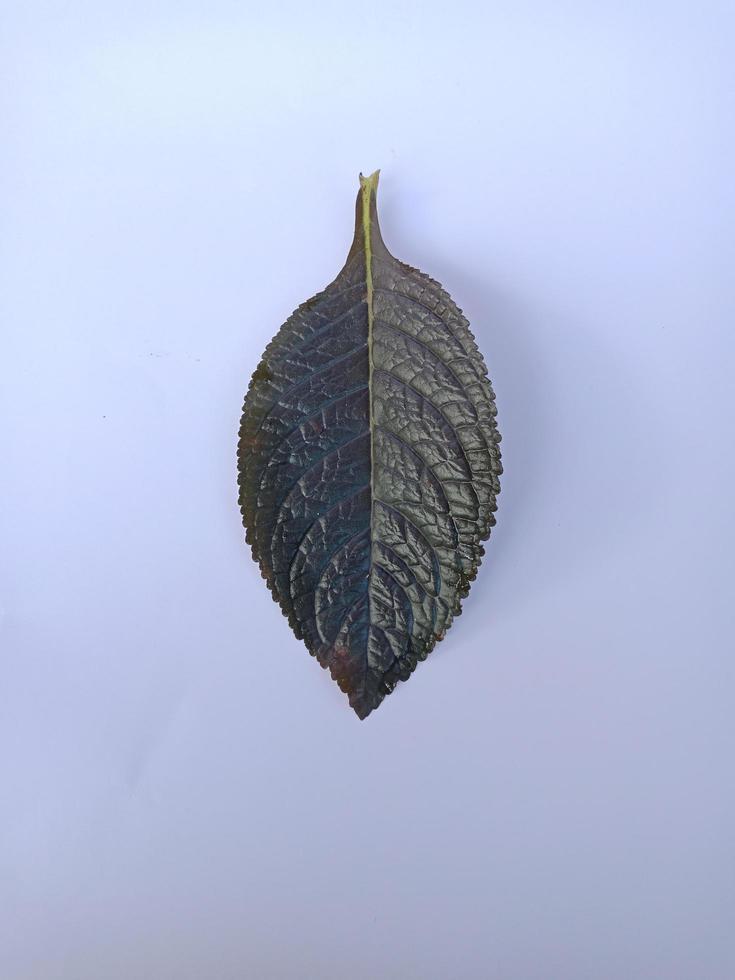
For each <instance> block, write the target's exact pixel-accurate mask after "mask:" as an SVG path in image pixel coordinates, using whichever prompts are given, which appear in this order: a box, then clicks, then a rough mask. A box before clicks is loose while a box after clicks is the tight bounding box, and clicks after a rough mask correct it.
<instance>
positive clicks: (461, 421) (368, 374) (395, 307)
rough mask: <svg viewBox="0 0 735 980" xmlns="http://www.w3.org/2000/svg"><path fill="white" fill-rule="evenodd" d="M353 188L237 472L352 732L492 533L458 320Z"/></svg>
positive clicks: (481, 438) (242, 445) (279, 594)
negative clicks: (330, 269) (342, 251)
mask: <svg viewBox="0 0 735 980" xmlns="http://www.w3.org/2000/svg"><path fill="white" fill-rule="evenodd" d="M377 186H378V172H376V173H374V174H373V175H372V176H371V177H367V178H364V177H363V176H362V175H360V191H359V192H358V196H357V206H356V221H355V237H354V241H353V243H352V247H351V249H350V251H349V254H348V256H347V260H346V262H345V265H344V268H343V269H342V271H341V272H340V273H339V275H338V276H337V278H336V279H335V280H334V282H333V283H332V284H331V285H330V286H327V288H326V289H325V290H324V291H323V292H321V293H318V294H317V295H316V296H314V297H313V299H310V300H309V301H308V302H306V303H304V304H303V305H302V306H300V307H299V308H298V309H297V310H296V311H295V313H293V314H292V316H291V317H289V319H288V320H287V321H286V323H284V325H283V326H282V327H281V329H280V330H279V332H278V334H277V335H276V336H275V337H274V339H273V340H272V341H271V342H270V344H269V345H268V347H267V348H266V350H265V353H264V354H263V358H262V360H261V362H260V364H259V365H258V368H257V369H256V371H255V373H254V374H253V378H252V381H251V383H250V388H249V390H248V393H247V396H246V398H245V405H244V409H243V416H242V423H241V427H240V440H239V447H238V460H239V461H238V470H239V486H240V508H241V511H242V516H243V522H244V524H245V527H246V530H247V534H246V537H247V541H248V543H249V544H250V545H251V546H252V550H253V557H254V558H255V560H256V561H257V562H258V563H259V564H260V568H261V572H262V575H263V578H265V580H266V582H267V583H268V588H269V589H270V590H271V592H272V593H273V597H274V599H275V600H276V601H277V602H278V603H279V604H280V606H281V609H282V610H283V612H284V614H285V615H286V616H287V617H288V621H289V623H290V625H291V627H292V629H293V631H294V633H295V634H296V636H297V637H298V638H299V639H303V640H304V642H305V643H306V646H307V648H308V649H309V651H310V653H311V654H312V655H313V656H315V657H316V658H317V659H318V661H319V663H320V664H321V665H322V666H323V667H328V668H329V670H330V672H331V674H332V677H333V678H334V679H335V680H336V681H337V683H338V684H339V686H340V688H341V689H342V690H343V691H344V692H345V693H346V694H347V695H348V696H349V699H350V705H351V706H352V707H353V708H354V710H355V711H356V712H357V714H358V715H359V717H360V718H364V717H365V716H366V715H368V714H369V713H370V712H371V711H372V710H373V709H374V708H376V707H377V706H378V705H379V704H380V702H381V701H382V700H383V698H384V697H385V695H386V694H389V693H390V692H391V691H392V690H393V688H394V687H395V685H396V683H397V682H398V681H399V680H407V679H408V677H409V676H410V675H411V673H412V671H413V670H414V668H415V667H416V665H417V663H418V661H420V660H425V659H426V657H427V655H428V654H429V652H430V651H431V650H432V649H433V647H434V645H435V643H436V642H437V641H438V640H441V639H442V638H443V636H444V634H445V633H446V631H447V630H448V629H449V627H450V625H451V623H452V620H453V619H454V617H455V616H456V615H458V614H459V612H460V604H461V600H462V598H463V597H464V596H466V595H467V593H468V592H469V587H470V582H471V581H472V580H473V579H474V578H475V575H476V574H477V569H478V566H479V564H480V561H481V559H482V555H483V553H484V551H483V546H482V541H483V540H485V539H486V538H487V537H488V535H489V534H490V529H491V527H492V525H493V524H494V523H495V518H494V516H493V512H494V511H495V509H496V502H495V498H496V495H497V494H498V492H499V490H500V485H499V482H498V477H499V475H500V473H501V472H502V467H501V465H500V452H499V449H498V443H499V442H500V436H499V434H498V430H497V427H496V424H495V401H494V395H493V390H492V387H491V386H490V382H489V381H488V378H487V369H486V367H485V362H484V360H483V358H482V355H481V354H480V352H479V351H478V349H477V345H476V344H475V342H474V338H473V336H472V333H471V332H470V330H469V325H468V323H467V320H466V319H465V318H464V317H463V316H462V313H461V311H460V310H459V309H458V308H457V307H456V306H455V304H454V303H453V302H452V300H451V299H450V298H449V296H448V295H447V293H446V292H445V291H444V290H443V289H442V287H441V286H440V285H439V284H438V283H436V282H434V281H433V280H432V279H429V278H428V276H425V275H423V274H422V273H420V272H418V271H417V270H416V269H412V268H411V267H410V266H407V265H404V264H403V263H402V262H399V261H398V260H397V259H394V258H393V256H392V255H391V254H390V252H388V250H387V248H386V247H385V245H384V243H383V239H382V238H381V235H380V229H379V226H378V216H377V211H376V193H377Z"/></svg>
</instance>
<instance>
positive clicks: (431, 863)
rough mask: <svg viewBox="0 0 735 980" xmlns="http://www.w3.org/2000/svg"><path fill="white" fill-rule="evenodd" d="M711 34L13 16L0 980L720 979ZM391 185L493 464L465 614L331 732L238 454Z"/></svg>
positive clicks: (20, 7)
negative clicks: (302, 319) (446, 317)
mask: <svg viewBox="0 0 735 980" xmlns="http://www.w3.org/2000/svg"><path fill="white" fill-rule="evenodd" d="M263 8H265V9H263ZM733 27H735V14H734V13H733V7H732V4H731V3H729V2H722V3H717V2H706V0H705V2H704V3H696V4H695V3H693V2H691V3H681V2H676V0H674V2H666V3H663V2H660V3H659V2H648V3H646V2H644V3H632V2H631V3H627V2H622V3H621V2H618V0H616V2H612V0H605V2H601V3H581V2H560V3H524V2H521V3H489V4H485V3H479V2H478V3H476V4H473V3H470V2H462V0H459V2H453V3H438V2H435V3H430V2H428V3H425V4H415V5H413V4H410V3H406V2H400V0H399V2H395V3H394V2H386V0H375V2H370V3H365V4H361V5H357V4H352V3H347V2H341V3H334V4H330V3H325V2H317V3H314V4H309V3H288V4H279V3H276V2H273V3H270V4H264V5H261V4H255V3H232V4H225V3H217V2H207V3H204V2H199V3H196V4H192V3H186V2H184V3H173V2H164V3H158V4H149V3H143V2H138V0H133V2H131V3H112V2H106V0H103V2H99V0H98V2H91V0H90V2H88V3H84V2H81V0H67V2H65V3H40V2H33V0H31V2H23V3H21V2H17V3H9V2H7V0H6V2H5V3H4V4H3V5H2V26H1V33H0V63H1V64H2V74H3V83H2V87H1V89H0V121H1V122H2V132H3V138H2V162H0V203H1V205H2V230H1V231H0V248H1V255H0V303H1V310H0V313H1V318H2V319H1V329H2V366H1V369H0V370H1V373H2V378H1V380H2V406H1V410H2V415H1V421H0V426H1V430H0V432H1V436H2V461H3V467H2V468H3V475H4V481H3V482H4V492H3V506H2V516H1V518H0V520H1V522H2V533H3V543H2V549H1V554H2V558H1V559H0V561H1V571H2V580H1V585H2V592H1V595H0V601H1V604H2V633H1V640H2V647H1V649H0V786H1V787H2V801H1V805H0V976H2V978H3V980H52V978H54V980H55V978H64V980H138V978H140V980H149V978H155V980H161V978H171V980H343V978H348V977H349V978H351V980H373V978H379V980H383V978H387V980H486V978H491V980H557V978H558V980H637V978H641V980H659V978H662V980H679V978H681V980H732V977H733V976H735V938H734V935H733V921H734V920H733V913H734V912H735V876H734V874H733V872H734V869H735V832H734V831H733V821H734V819H735V813H734V812H733V811H734V810H735V806H734V803H735V793H734V792H733V781H732V767H733V748H734V746H733V720H732V719H733V657H732V651H733V645H734V644H733V628H734V626H735V624H734V623H733V598H732V596H733V572H734V569H733V553H734V550H735V541H734V540H733V537H734V536H733V483H734V478H735V472H734V468H733V409H732V402H733V397H732V374H733V354H734V353H735V345H734V344H733V331H734V330H735V323H734V316H733V314H734V313H735V289H734V287H733V259H734V258H735V256H734V255H733V251H734V250H733V218H734V217H735V215H734V210H735V209H734V208H733V203H734V202H733V190H732V188H733V174H734V173H735V166H734V164H735V160H734V159H733V157H734V154H733V136H732V125H733V93H734V89H733V68H732V57H733V54H732V53H733V42H734V40H735V32H734V31H733ZM376 167H381V168H382V177H381V191H380V210H381V221H382V227H383V233H384V237H385V239H386V242H387V244H388V246H389V248H391V250H392V251H393V252H394V253H395V254H396V255H397V256H398V257H399V258H402V259H404V260H405V261H408V262H410V263H411V264H413V265H417V266H419V267H420V268H422V269H424V270H425V271H426V272H428V273H429V274H430V275H432V276H434V277H435V278H437V279H439V280H440V281H441V282H442V283H444V285H445V286H446V287H447V289H449V291H450V292H451V293H452V295H453V296H454V298H455V299H456V300H457V302H458V303H459V305H460V306H462V308H463V309H464V310H465V312H466V313H467V315H468V317H469V318H470V320H471V322H472V325H473V329H474V331H475V333H476V335H477V338H478V341H479V343H480V346H481V348H482V350H483V352H484V353H485V356H486V358H487V361H488V364H489V366H490V371H491V376H492V378H493V381H494V384H495V388H496V392H497V397H498V406H499V413H500V414H499V420H500V426H501V430H502V433H503V436H504V441H503V448H504V462H505V476H504V481H503V492H502V494H501V497H500V510H499V514H498V527H497V529H496V531H495V532H494V533H493V537H492V539H491V541H490V544H489V548H488V555H487V558H486V561H485V563H484V565H483V568H482V569H481V571H480V575H479V578H478V580H477V582H476V584H475V586H474V588H473V591H472V594H471V596H470V598H469V600H468V601H467V603H466V606H465V612H464V614H463V615H462V617H461V618H460V619H459V620H458V621H457V623H456V624H455V626H454V627H453V628H452V630H451V632H450V634H449V635H448V637H447V639H446V641H445V642H444V643H443V644H441V646H440V647H438V648H437V650H436V652H435V653H434V654H432V656H431V657H430V659H429V661H428V662H427V663H426V664H424V665H422V666H420V667H419V669H418V670H417V672H416V674H415V675H414V677H413V678H412V679H411V681H410V682H409V683H408V684H403V685H400V686H399V688H398V689H397V690H396V692H395V694H393V695H392V696H391V697H390V698H388V699H387V700H386V701H385V703H384V704H383V706H382V707H381V708H380V709H379V710H378V711H377V712H375V713H374V714H373V715H372V716H371V717H370V718H369V719H367V721H365V722H359V721H358V719H357V718H356V716H355V715H354V714H353V713H352V712H351V711H350V709H349V708H348V706H347V702H346V700H345V699H344V697H343V696H342V695H341V694H340V692H339V691H338V689H337V688H336V686H335V685H334V684H333V683H332V682H331V681H330V680H329V678H328V676H327V675H326V674H325V673H324V672H323V671H322V670H320V669H319V667H318V665H317V664H316V663H315V662H314V661H312V660H311V659H310V658H309V656H308V655H307V654H306V652H305V650H304V648H303V646H302V645H301V644H299V643H298V642H297V641H296V640H295V639H294V638H293V636H292V635H291V633H290V631H289V630H288V626H287V624H286V621H285V620H284V619H283V617H282V616H281V613H280V611H279V610H278V608H277V607H276V606H275V604H274V603H273V602H272V600H271V598H270V596H269V594H268V593H267V591H266V589H265V587H264V584H263V582H262V581H261V580H260V577H259V574H258V571H257V569H256V567H255V565H254V564H253V562H252V560H251V558H250V555H249V551H248V549H247V548H246V547H245V544H244V540H243V534H242V529H241V525H240V517H239V513H238V510H237V506H236V486H235V442H236V431H237V426H238V419H239V413H240V408H241V404H242V397H243V394H244V392H245V389H246V387H247V383H248V379H249V375H250V373H251V372H252V370H253V369H254V367H255V366H256V363H257V361H258V359H259V357H260V353H261V351H262V349H263V348H264V346H265V344H266V343H267V341H268V340H269V338H270V337H271V336H272V334H273V333H274V332H275V331H276V329H277V328H278V326H279V325H280V323H281V322H282V321H283V320H284V319H285V318H286V316H287V315H288V314H289V313H290V312H291V310H292V309H293V308H294V307H295V306H296V305H298V304H299V303H300V302H302V301H303V300H305V299H307V298H308V297H309V296H311V295H312V294H313V293H315V292H316V291H317V290H318V289H320V288H322V287H323V286H324V285H325V284H326V283H327V282H329V281H330V280H331V279H332V278H333V276H334V275H335V274H336V272H337V271H338V269H339V268H340V266H341V264H342V262H343V260H344V257H345V254H346V250H347V247H348V245H349V242H350V239H351V236H352V223H353V200H354V195H355V192H356V190H357V174H358V172H359V171H360V170H362V171H364V172H365V173H369V172H370V171H371V170H373V169H374V168H376Z"/></svg>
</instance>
